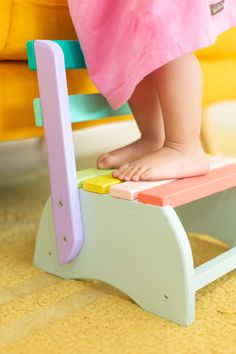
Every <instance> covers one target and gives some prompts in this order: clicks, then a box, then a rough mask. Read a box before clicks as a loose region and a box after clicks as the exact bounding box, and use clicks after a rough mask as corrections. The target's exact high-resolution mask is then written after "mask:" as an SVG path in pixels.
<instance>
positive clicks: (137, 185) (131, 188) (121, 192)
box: [109, 179, 175, 200]
mask: <svg viewBox="0 0 236 354" xmlns="http://www.w3.org/2000/svg"><path fill="white" fill-rule="evenodd" d="M173 181H175V180H173V179H169V180H163V181H154V182H148V181H147V182H146V181H141V182H132V181H131V182H124V183H120V184H116V185H114V186H112V187H111V188H110V192H109V193H110V195H111V196H113V197H117V198H121V199H128V200H134V199H137V197H138V194H139V192H141V191H145V190H146V189H150V188H153V187H157V186H161V185H163V184H166V183H170V182H173Z"/></svg>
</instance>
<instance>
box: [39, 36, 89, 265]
mask: <svg viewBox="0 0 236 354" xmlns="http://www.w3.org/2000/svg"><path fill="white" fill-rule="evenodd" d="M35 53H36V62H37V75H38V82H39V91H40V97H41V103H42V111H43V116H44V125H45V136H46V139H47V151H48V166H49V172H50V173H49V175H50V185H51V195H52V209H53V217H54V224H55V230H56V242H57V252H58V259H59V262H60V263H61V264H65V263H68V262H70V261H72V260H73V259H74V258H75V257H76V256H77V255H78V253H79V251H80V248H81V246H82V243H83V230H82V219H81V211H80V201H79V191H78V186H77V175H76V166H75V158H74V148H73V140H72V131H71V124H70V118H69V117H70V111H69V102H68V89H67V82H66V75H65V64H64V56H63V52H62V50H61V48H60V47H59V46H58V45H57V44H56V43H54V42H52V41H45V40H44V41H40V40H38V41H35Z"/></svg>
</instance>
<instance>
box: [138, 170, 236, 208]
mask: <svg viewBox="0 0 236 354" xmlns="http://www.w3.org/2000/svg"><path fill="white" fill-rule="evenodd" d="M235 186H236V164H231V165H227V166H224V167H221V168H216V169H213V170H210V171H209V172H208V173H207V174H205V175H203V176H198V177H190V178H183V179H180V180H177V181H175V182H172V183H168V184H164V185H161V186H158V187H154V188H151V189H148V190H146V191H144V192H140V193H139V195H138V200H139V201H140V202H142V203H146V204H153V205H158V206H165V205H171V206H173V207H177V206H180V205H183V204H186V203H190V202H192V201H194V200H197V199H200V198H203V197H206V196H208V195H211V194H214V193H217V192H221V191H223V190H225V189H229V188H232V187H235Z"/></svg>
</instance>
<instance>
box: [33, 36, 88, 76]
mask: <svg viewBox="0 0 236 354" xmlns="http://www.w3.org/2000/svg"><path fill="white" fill-rule="evenodd" d="M34 42H35V41H29V42H27V46H26V47H27V55H28V65H29V68H30V69H31V70H36V60H35V52H34ZM53 42H56V43H57V44H58V45H59V46H60V47H61V49H62V50H63V53H64V59H65V67H66V69H81V68H86V64H85V61H84V56H83V53H82V51H81V48H80V44H79V41H66V40H53Z"/></svg>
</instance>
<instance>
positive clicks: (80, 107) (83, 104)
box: [34, 93, 132, 126]
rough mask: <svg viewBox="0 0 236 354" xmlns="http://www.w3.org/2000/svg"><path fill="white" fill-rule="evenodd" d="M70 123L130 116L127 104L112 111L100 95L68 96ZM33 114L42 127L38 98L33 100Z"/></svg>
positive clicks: (37, 123)
mask: <svg viewBox="0 0 236 354" xmlns="http://www.w3.org/2000/svg"><path fill="white" fill-rule="evenodd" d="M69 105H70V116H71V123H76V122H88V121H91V120H98V119H102V118H107V117H115V116H122V115H130V114H132V112H131V109H130V107H129V105H128V103H126V104H124V105H123V106H122V107H121V108H119V109H118V110H116V111H114V110H113V109H112V108H111V107H110V106H109V104H108V103H107V101H106V99H105V98H104V97H103V96H102V95H100V94H97V93H96V94H84V95H83V94H79V95H70V96H69ZM34 114H35V122H36V125H37V126H42V125H43V114H42V109H41V103H40V99H39V98H35V99H34Z"/></svg>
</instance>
